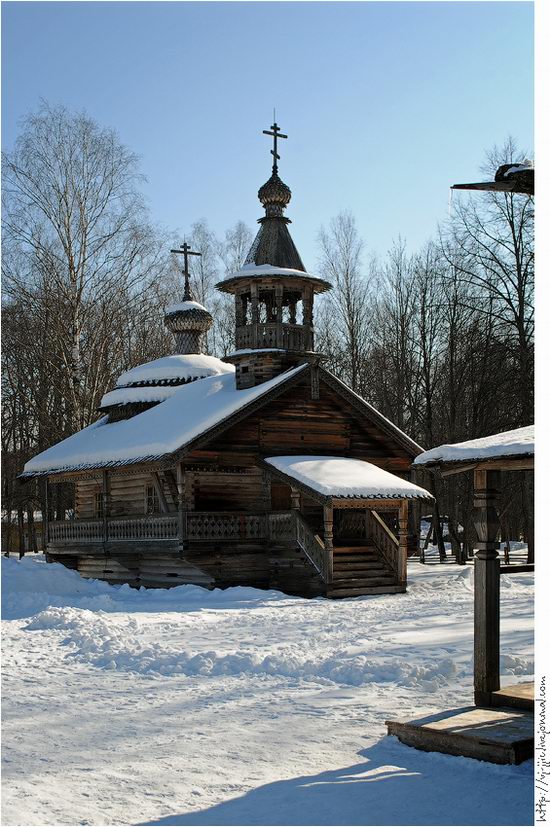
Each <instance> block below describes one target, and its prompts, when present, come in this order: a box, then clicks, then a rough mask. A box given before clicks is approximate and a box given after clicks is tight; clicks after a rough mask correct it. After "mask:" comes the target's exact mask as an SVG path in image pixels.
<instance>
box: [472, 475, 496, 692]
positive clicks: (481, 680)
mask: <svg viewBox="0 0 550 827" xmlns="http://www.w3.org/2000/svg"><path fill="white" fill-rule="evenodd" d="M499 489H500V471H474V525H475V529H476V535H477V539H476V543H475V547H476V555H475V561H474V697H475V703H476V705H477V706H484V705H490V704H491V693H492V692H495V691H496V690H497V689H500V628H499V627H500V605H499V604H500V582H499V580H500V563H499V560H498V548H499V546H500V543H497V535H498V528H499V521H498V514H497V509H496V504H497V496H498V492H499Z"/></svg>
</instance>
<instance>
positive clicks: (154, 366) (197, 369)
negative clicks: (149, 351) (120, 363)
mask: <svg viewBox="0 0 550 827" xmlns="http://www.w3.org/2000/svg"><path fill="white" fill-rule="evenodd" d="M234 372H235V368H234V366H233V365H228V364H227V363H226V362H222V360H221V359H217V358H216V357H215V356H207V355H206V354H205V353H184V354H179V353H178V354H174V355H172V356H163V357H162V358H161V359H154V360H153V361H152V362H146V363H145V364H143V365H137V367H135V368H132V369H131V370H127V371H126V372H125V373H122V374H121V375H120V376H119V377H118V379H117V383H116V385H117V388H121V387H124V386H125V385H131V384H133V383H134V382H150V381H153V382H160V381H162V380H163V379H181V380H183V381H186V382H187V381H189V380H191V379H201V378H202V377H204V376H215V375H217V374H221V373H234Z"/></svg>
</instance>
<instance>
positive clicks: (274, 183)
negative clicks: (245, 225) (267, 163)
mask: <svg viewBox="0 0 550 827" xmlns="http://www.w3.org/2000/svg"><path fill="white" fill-rule="evenodd" d="M258 198H259V199H260V201H261V203H262V206H263V207H264V208H265V214H266V216H267V217H273V216H281V215H282V214H283V210H284V209H285V207H287V206H288V204H289V203H290V199H291V198H292V192H291V190H290V187H287V185H286V184H285V183H284V181H281V179H280V178H279V176H278V174H277V173H276V172H273V174H272V176H271V178H270V179H269V180H268V181H266V182H265V184H264V185H263V186H262V187H260V189H259V190H258Z"/></svg>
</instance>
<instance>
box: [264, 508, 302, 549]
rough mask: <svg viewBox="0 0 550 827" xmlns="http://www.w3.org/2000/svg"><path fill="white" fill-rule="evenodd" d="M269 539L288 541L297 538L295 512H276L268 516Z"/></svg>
mask: <svg viewBox="0 0 550 827" xmlns="http://www.w3.org/2000/svg"><path fill="white" fill-rule="evenodd" d="M267 521H268V529H269V539H270V540H274V541H275V542H277V540H281V541H283V542H284V541H286V540H294V538H295V537H296V520H295V517H294V511H275V512H273V513H272V514H268V516H267Z"/></svg>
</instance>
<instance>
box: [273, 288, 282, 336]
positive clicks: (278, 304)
mask: <svg viewBox="0 0 550 827" xmlns="http://www.w3.org/2000/svg"><path fill="white" fill-rule="evenodd" d="M275 314H276V319H277V347H283V346H284V342H283V285H282V284H277V285H276V286H275Z"/></svg>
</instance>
